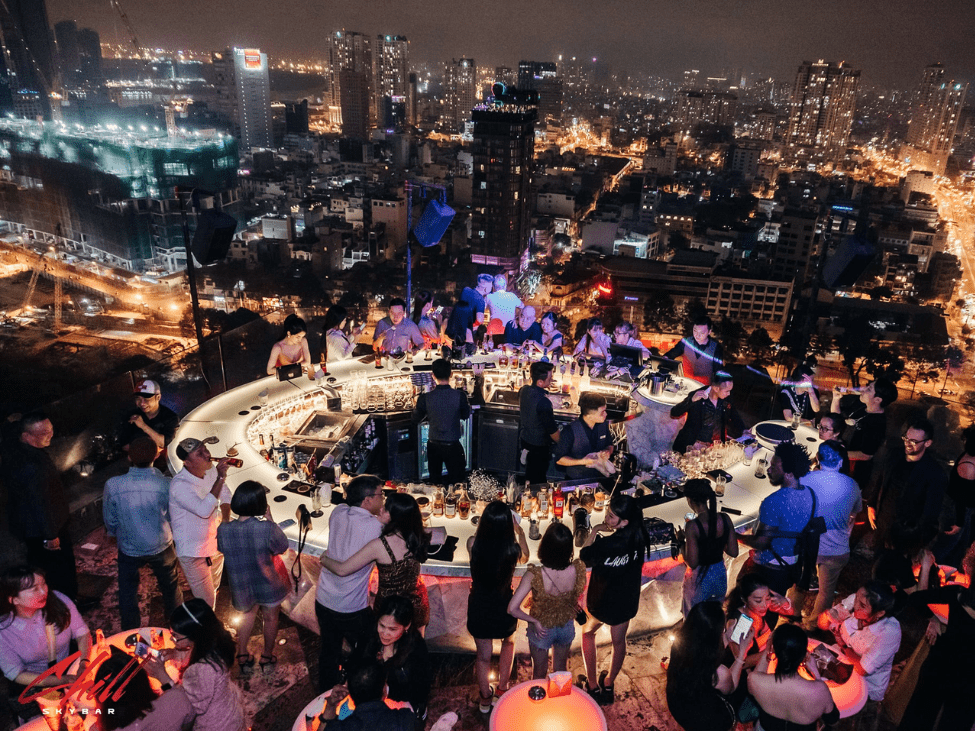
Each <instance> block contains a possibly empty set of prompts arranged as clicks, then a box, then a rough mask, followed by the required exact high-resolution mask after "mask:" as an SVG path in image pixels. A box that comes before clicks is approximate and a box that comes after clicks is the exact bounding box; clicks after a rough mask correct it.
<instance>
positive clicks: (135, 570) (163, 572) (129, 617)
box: [118, 544, 183, 629]
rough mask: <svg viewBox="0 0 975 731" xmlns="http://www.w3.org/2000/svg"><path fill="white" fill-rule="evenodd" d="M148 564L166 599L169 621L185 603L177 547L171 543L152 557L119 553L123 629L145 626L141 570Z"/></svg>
mask: <svg viewBox="0 0 975 731" xmlns="http://www.w3.org/2000/svg"><path fill="white" fill-rule="evenodd" d="M143 566H148V567H149V568H150V569H152V573H153V574H155V575H156V583H158V584H159V591H160V593H161V594H162V598H163V607H164V611H165V613H166V615H165V616H166V621H169V617H171V616H172V614H173V610H174V609H176V607H177V606H179V605H180V604H182V603H183V592H182V590H181V589H180V588H179V575H178V573H177V572H176V549H175V548H173V545H172V544H169V546H167V547H166V549H165V550H163V551H160V552H159V553H157V554H154V555H152V556H126V555H125V554H124V553H122V552H121V551H119V553H118V608H119V613H120V614H121V615H122V629H136V628H138V627H141V626H142V620H141V618H140V614H139V598H138V592H139V569H141V568H142V567H143Z"/></svg>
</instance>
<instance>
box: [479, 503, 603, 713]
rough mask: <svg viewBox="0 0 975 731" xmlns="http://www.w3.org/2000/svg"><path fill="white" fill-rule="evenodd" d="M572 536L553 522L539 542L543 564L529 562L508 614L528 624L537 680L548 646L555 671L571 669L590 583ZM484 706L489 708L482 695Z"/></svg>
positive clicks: (543, 669) (542, 674)
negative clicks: (584, 593)
mask: <svg viewBox="0 0 975 731" xmlns="http://www.w3.org/2000/svg"><path fill="white" fill-rule="evenodd" d="M572 540H573V539H572V531H571V530H569V527H568V526H567V525H565V524H564V523H559V522H555V521H553V522H552V523H550V524H549V526H548V528H547V529H546V531H545V535H543V536H542V542H541V543H539V544H538V560H539V562H540V563H541V564H542V565H541V566H540V567H539V566H535V564H528V570H527V571H526V572H525V575H524V576H523V577H522V578H521V583H520V584H518V588H517V589H516V590H515V593H514V596H512V597H511V601H510V602H508V614H510V615H511V616H512V617H514V618H515V619H523V620H525V621H526V622H528V650H529V652H530V653H531V656H532V677H533V678H535V679H536V680H537V679H540V678H544V677H545V676H546V674H547V673H548V651H549V650H551V651H552V670H553V671H555V672H560V671H563V670H565V669H566V666H567V662H568V659H569V646H570V645H571V644H572V640H573V639H574V638H575V636H576V628H575V625H574V624H573V622H575V618H576V616H577V615H578V614H579V611H580V607H579V598H580V597H581V596H582V590H583V589H584V588H585V586H586V565H585V564H584V563H583V562H582V561H580V560H579V559H576V560H574V561H573V560H572V554H573V553H574V552H575V549H574V548H573V545H572ZM529 592H530V593H531V609H530V610H529V611H528V612H527V613H526V612H525V611H523V610H522V608H521V605H522V603H524V601H525V599H527V598H528V594H529ZM481 706H482V712H484V711H483V707H484V702H483V699H482V703H481ZM488 710H490V708H488Z"/></svg>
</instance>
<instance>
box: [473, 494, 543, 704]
mask: <svg viewBox="0 0 975 731" xmlns="http://www.w3.org/2000/svg"><path fill="white" fill-rule="evenodd" d="M467 553H468V555H470V557H471V594H470V597H469V598H468V600H467V631H468V632H470V633H471V637H473V638H474V644H475V645H476V646H477V660H476V662H475V666H474V667H475V669H476V671H477V684H478V687H479V689H480V694H481V702H480V710H481V712H482V713H489V712H490V711H491V706H492V702H493V699H494V689H492V688H491V684H490V678H489V674H490V670H491V655H492V653H493V651H494V641H495V640H501V653H500V654H499V656H498V687H497V691H498V694H499V695H500V694H501V693H504V691H505V690H507V689H508V684H509V683H510V682H511V668H512V665H513V663H514V659H515V645H514V642H512V640H511V635H513V634H514V631H515V627H516V626H517V624H518V621H517V620H516V619H515V618H514V617H512V616H511V615H510V614H508V602H509V601H511V596H512V590H511V579H512V577H513V576H514V572H515V564H516V563H518V562H521V563H524V562H525V561H527V560H528V542H527V541H526V540H525V532H524V531H523V530H522V529H521V526H519V525H518V524H517V523H515V520H514V516H513V514H512V512H511V509H510V508H509V507H508V506H507V505H505V504H504V503H502V502H500V501H498V500H495V501H494V502H491V503H488V505H487V507H485V508H484V513H483V514H482V515H481V518H480V521H479V522H478V524H477V532H476V533H475V534H474V535H473V536H471V537H470V538H468V539H467Z"/></svg>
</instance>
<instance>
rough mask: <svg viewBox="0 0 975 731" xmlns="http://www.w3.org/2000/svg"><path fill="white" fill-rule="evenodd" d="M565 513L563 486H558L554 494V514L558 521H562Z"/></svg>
mask: <svg viewBox="0 0 975 731" xmlns="http://www.w3.org/2000/svg"><path fill="white" fill-rule="evenodd" d="M564 513H565V495H564V494H563V492H562V486H561V485H556V486H555V491H554V492H553V493H552V514H553V515H554V516H555V518H556V520H560V519H561V518H562V515H563V514H564Z"/></svg>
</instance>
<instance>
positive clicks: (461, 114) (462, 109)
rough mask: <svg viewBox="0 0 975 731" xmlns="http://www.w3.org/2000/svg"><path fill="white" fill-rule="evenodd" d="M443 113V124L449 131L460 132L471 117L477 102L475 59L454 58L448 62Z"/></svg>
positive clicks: (441, 119) (445, 75) (441, 122)
mask: <svg viewBox="0 0 975 731" xmlns="http://www.w3.org/2000/svg"><path fill="white" fill-rule="evenodd" d="M444 88H445V91H446V98H445V100H444V109H443V114H442V115H441V117H440V124H441V126H442V127H443V128H444V129H446V130H447V131H449V132H460V131H461V130H462V129H463V128H464V124H465V123H466V122H468V121H470V119H471V110H472V109H473V108H474V105H475V104H476V103H477V67H476V66H475V65H474V59H472V58H461V59H454V60H453V61H451V62H450V63H449V64H447V68H446V71H445V73H444Z"/></svg>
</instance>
